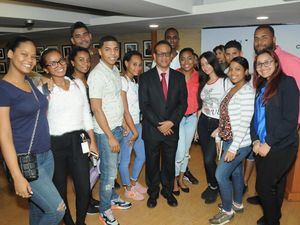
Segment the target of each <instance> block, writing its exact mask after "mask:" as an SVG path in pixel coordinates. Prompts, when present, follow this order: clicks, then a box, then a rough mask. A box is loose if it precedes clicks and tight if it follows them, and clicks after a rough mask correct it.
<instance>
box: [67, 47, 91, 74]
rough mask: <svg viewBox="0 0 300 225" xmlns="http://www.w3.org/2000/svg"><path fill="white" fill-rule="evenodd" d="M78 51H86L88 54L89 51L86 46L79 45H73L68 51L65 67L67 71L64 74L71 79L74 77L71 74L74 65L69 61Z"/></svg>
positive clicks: (73, 58) (72, 59)
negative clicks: (66, 65)
mask: <svg viewBox="0 0 300 225" xmlns="http://www.w3.org/2000/svg"><path fill="white" fill-rule="evenodd" d="M78 52H86V53H87V54H88V55H89V56H90V53H89V51H88V50H87V49H86V48H83V47H80V46H74V47H73V48H72V51H71V52H70V54H69V56H68V59H69V63H68V68H67V73H66V76H67V77H69V78H70V79H71V80H73V79H74V77H73V76H72V75H73V73H74V69H75V68H74V66H73V65H72V63H71V61H74V60H75V57H76V56H77V54H78ZM90 57H91V56H90Z"/></svg>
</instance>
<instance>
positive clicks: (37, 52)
mask: <svg viewBox="0 0 300 225" xmlns="http://www.w3.org/2000/svg"><path fill="white" fill-rule="evenodd" d="M44 50H45V48H44V47H43V46H37V47H36V58H37V59H39V58H40V57H41V55H42V52H43V51H44Z"/></svg>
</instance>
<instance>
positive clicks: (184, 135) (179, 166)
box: [175, 113, 197, 176]
mask: <svg viewBox="0 0 300 225" xmlns="http://www.w3.org/2000/svg"><path fill="white" fill-rule="evenodd" d="M196 128H197V115H196V113H194V114H192V115H191V116H189V117H185V116H184V117H183V118H182V120H181V122H180V124H179V140H178V145H177V151H176V159H175V176H179V173H184V172H185V171H186V167H187V165H188V161H189V158H190V154H189V151H190V147H191V144H192V141H193V137H194V134H195V131H196Z"/></svg>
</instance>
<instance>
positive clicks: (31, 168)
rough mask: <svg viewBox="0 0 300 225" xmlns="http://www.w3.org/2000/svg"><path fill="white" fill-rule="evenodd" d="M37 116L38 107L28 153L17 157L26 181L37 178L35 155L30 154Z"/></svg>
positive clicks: (38, 114)
mask: <svg viewBox="0 0 300 225" xmlns="http://www.w3.org/2000/svg"><path fill="white" fill-rule="evenodd" d="M28 84H29V86H30V88H31V91H32V93H33V95H34V97H35V99H36V100H37V102H38V104H39V100H38V98H37V96H36V94H35V91H34V90H33V88H32V86H31V84H30V82H28ZM39 116H40V107H39V109H38V112H37V115H36V119H35V124H34V128H33V131H32V135H31V140H30V144H29V148H28V152H27V153H22V154H18V155H17V157H18V163H19V167H20V170H21V172H22V174H23V176H24V177H25V179H26V180H28V181H34V180H37V179H38V178H39V170H38V164H37V158H36V154H34V153H31V148H32V144H33V140H34V136H35V131H36V127H37V123H38V120H39Z"/></svg>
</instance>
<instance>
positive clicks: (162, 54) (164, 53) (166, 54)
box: [155, 52, 171, 57]
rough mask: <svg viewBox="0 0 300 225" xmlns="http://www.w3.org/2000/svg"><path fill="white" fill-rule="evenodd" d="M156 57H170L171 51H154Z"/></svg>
mask: <svg viewBox="0 0 300 225" xmlns="http://www.w3.org/2000/svg"><path fill="white" fill-rule="evenodd" d="M155 54H156V55H157V56H158V57H164V56H165V57H170V56H171V52H160V53H158V52H156V53H155Z"/></svg>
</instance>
